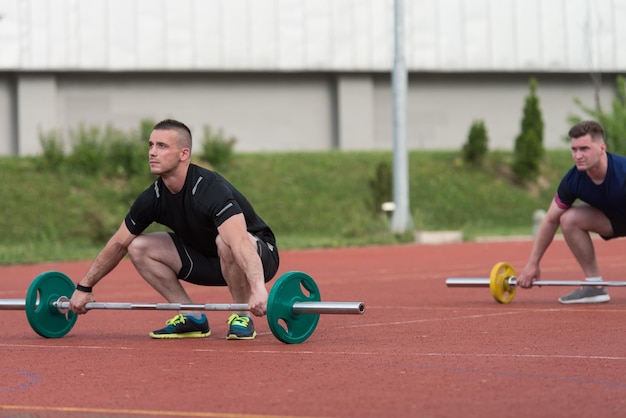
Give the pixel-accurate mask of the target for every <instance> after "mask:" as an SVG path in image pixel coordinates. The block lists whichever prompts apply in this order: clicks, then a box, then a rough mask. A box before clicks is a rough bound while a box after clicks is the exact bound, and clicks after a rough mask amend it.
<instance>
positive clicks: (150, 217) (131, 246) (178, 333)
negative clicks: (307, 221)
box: [70, 119, 279, 340]
mask: <svg viewBox="0 0 626 418" xmlns="http://www.w3.org/2000/svg"><path fill="white" fill-rule="evenodd" d="M191 142H192V140H191V132H190V130H189V128H188V127H187V126H185V125H184V124H183V123H181V122H179V121H176V120H171V119H167V120H164V121H162V122H159V123H157V124H156V125H155V126H154V128H153V130H152V133H151V135H150V141H149V145H150V151H149V162H150V172H151V173H152V174H156V175H158V176H159V177H158V178H157V179H156V181H155V182H154V184H152V185H151V186H150V187H148V188H147V189H146V190H145V191H144V192H143V193H141V194H140V195H139V197H138V198H137V200H135V202H134V204H133V205H132V207H131V208H130V211H129V212H128V214H127V215H126V218H125V219H124V221H123V222H122V224H121V225H120V227H119V229H118V230H117V232H115V234H114V235H113V236H112V237H111V238H110V239H109V241H108V242H107V244H106V245H105V247H104V248H103V249H102V250H101V251H100V253H99V254H98V256H97V257H96V258H95V260H94V261H93V262H92V264H91V266H90V267H89V269H88V271H87V273H86V274H85V276H84V277H83V278H82V279H81V280H80V281H79V283H78V284H77V286H76V291H75V292H74V294H73V295H72V298H71V301H70V306H71V309H72V311H73V312H75V313H77V314H84V313H86V312H87V310H86V309H85V304H86V303H88V302H92V301H94V300H95V299H94V297H93V293H92V287H93V286H94V285H95V284H96V283H98V281H100V280H101V279H102V278H103V277H104V276H106V275H107V274H108V273H109V272H111V270H113V268H115V266H117V264H118V263H119V262H120V261H121V260H122V258H123V257H124V256H125V255H126V254H128V255H129V256H130V259H131V261H132V262H133V264H134V266H135V268H136V269H137V271H138V272H139V274H141V276H142V277H143V278H144V279H145V280H146V281H147V282H148V283H149V284H150V285H151V286H152V287H154V288H155V289H156V290H157V291H158V292H159V293H160V294H161V295H163V297H165V299H167V300H168V302H171V303H192V301H191V299H190V298H189V296H188V295H187V292H186V291H185V289H184V288H183V286H182V285H181V283H180V282H179V280H184V281H187V282H190V283H195V284H199V285H205V286H228V288H229V290H230V293H231V295H232V298H233V303H243V304H248V308H249V312H251V313H253V314H254V315H256V316H262V315H265V313H266V309H267V299H268V293H267V289H266V288H265V283H266V282H267V281H269V280H271V279H272V278H273V277H274V275H275V274H276V272H277V270H278V264H279V257H278V249H277V248H276V238H275V237H274V234H273V232H272V230H271V229H270V228H269V227H268V226H267V224H265V222H264V221H263V220H262V219H261V218H260V217H259V216H258V215H257V214H256V212H255V211H254V209H253V207H252V205H251V204H250V202H249V201H248V200H247V199H246V198H245V197H244V196H243V195H242V194H241V193H240V192H239V191H238V190H237V189H235V188H234V187H233V186H232V185H231V184H230V183H229V182H228V181H227V180H226V179H224V177H222V176H221V175H219V174H218V173H216V172H214V171H211V170H208V169H205V168H202V167H199V166H197V165H195V164H191ZM152 222H157V223H159V224H162V225H165V226H167V227H169V228H170V229H171V231H172V232H153V233H149V234H143V231H144V230H145V229H146V228H147V227H148V226H149V225H150V224H151V223H152ZM228 323H229V325H230V328H229V331H228V334H227V338H228V339H238V340H240V339H253V338H254V337H255V336H256V332H255V330H254V324H253V321H252V319H251V318H250V316H249V314H248V311H242V312H234V313H233V314H232V315H231V316H230V318H229V319H228ZM210 334H211V331H210V328H209V323H208V320H207V318H206V315H204V314H203V313H201V312H191V311H187V312H180V313H179V314H178V315H176V316H175V317H174V318H172V319H170V320H168V321H167V322H166V326H165V328H162V329H159V330H156V331H153V332H151V333H150V336H151V337H152V338H191V337H207V336H209V335H210Z"/></svg>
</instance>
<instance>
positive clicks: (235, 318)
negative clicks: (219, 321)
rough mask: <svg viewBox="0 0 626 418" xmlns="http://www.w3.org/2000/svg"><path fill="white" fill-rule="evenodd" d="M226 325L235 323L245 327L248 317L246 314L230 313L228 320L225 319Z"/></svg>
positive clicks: (248, 321)
mask: <svg viewBox="0 0 626 418" xmlns="http://www.w3.org/2000/svg"><path fill="white" fill-rule="evenodd" d="M226 322H227V323H228V325H235V326H238V327H244V328H247V327H248V324H249V323H250V318H249V317H247V316H239V315H237V314H232V315H231V316H229V317H228V321H226Z"/></svg>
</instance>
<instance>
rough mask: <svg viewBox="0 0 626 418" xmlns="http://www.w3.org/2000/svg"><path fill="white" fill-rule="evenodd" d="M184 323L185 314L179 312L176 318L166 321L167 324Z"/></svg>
mask: <svg viewBox="0 0 626 418" xmlns="http://www.w3.org/2000/svg"><path fill="white" fill-rule="evenodd" d="M184 323H185V317H184V316H183V314H178V315H176V316H175V317H174V318H172V319H168V320H167V321H165V325H178V324H184Z"/></svg>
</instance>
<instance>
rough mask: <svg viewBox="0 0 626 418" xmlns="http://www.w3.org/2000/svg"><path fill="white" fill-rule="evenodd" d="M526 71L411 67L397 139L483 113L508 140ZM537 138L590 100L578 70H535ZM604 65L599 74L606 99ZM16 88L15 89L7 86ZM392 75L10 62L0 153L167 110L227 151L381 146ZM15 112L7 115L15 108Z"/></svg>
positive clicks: (450, 143)
mask: <svg viewBox="0 0 626 418" xmlns="http://www.w3.org/2000/svg"><path fill="white" fill-rule="evenodd" d="M529 77H530V76H529V75H521V74H500V75H493V74H492V75H485V74H482V75H480V74H474V75H472V74H469V75H468V74H411V75H410V77H409V91H408V100H407V102H408V103H407V116H408V117H407V124H408V126H407V147H408V148H409V149H410V150H419V149H432V150H434V149H442V150H445V149H448V150H449V149H460V148H461V147H462V145H463V144H464V143H465V142H466V141H467V135H468V133H469V129H470V126H471V124H472V122H473V121H474V120H478V119H482V120H483V121H485V123H486V125H487V130H488V133H489V136H490V142H489V147H490V149H504V150H510V149H512V148H513V145H514V140H515V137H516V136H517V134H518V133H519V129H520V122H521V118H522V109H523V106H524V102H525V97H526V95H527V94H528V92H529V87H528V80H529ZM537 79H538V81H539V88H538V95H539V99H540V106H541V109H542V112H543V116H544V122H545V129H546V130H545V146H546V147H547V148H564V147H566V146H567V145H566V143H565V142H563V140H562V138H563V136H564V135H565V134H566V132H567V130H568V128H569V127H568V123H567V121H566V119H567V116H568V115H569V114H571V113H575V114H578V115H581V116H584V115H583V114H582V113H581V112H580V110H579V109H578V108H577V106H575V105H574V99H575V98H580V99H581V100H582V101H583V103H585V104H587V105H593V93H594V90H593V88H592V85H591V83H590V81H589V79H588V77H587V76H585V75H572V74H568V75H563V74H561V75H557V74H544V75H540V76H538V77H537ZM614 84H615V77H614V76H605V77H604V83H603V85H602V91H601V93H602V97H603V103H604V105H605V108H608V106H609V104H610V101H611V100H612V98H613V94H614V93H613V90H614ZM13 90H15V92H16V94H12V93H11V92H12V91H13ZM391 97H392V92H391V76H390V75H387V74H384V75H383V74H361V73H358V74H353V73H350V74H330V75H329V74H309V73H304V74H251V73H239V74H198V73H177V74H134V73H133V74H128V73H126V74H111V73H92V74H85V73H71V74H68V73H63V74H57V75H54V74H23V73H22V74H19V75H17V76H16V77H15V79H12V78H8V77H4V78H2V77H0V120H3V121H4V120H6V121H9V122H8V123H3V124H2V125H0V135H1V137H0V154H1V155H10V154H19V155H29V154H36V153H38V152H39V151H40V146H39V138H38V135H39V133H40V132H41V131H50V130H53V129H54V130H58V131H59V132H65V133H66V135H65V137H66V138H67V137H68V136H67V132H68V131H69V130H72V129H75V128H77V127H78V126H79V124H84V125H86V126H100V127H104V126H106V125H111V126H114V127H116V128H119V129H123V130H130V129H137V128H138V127H139V123H140V121H141V120H142V119H152V120H154V121H158V120H161V119H164V118H169V117H172V118H177V119H180V120H182V121H184V122H185V123H187V124H188V125H189V126H190V128H191V129H192V130H193V134H194V137H195V138H196V139H201V138H202V135H203V128H204V127H205V126H210V127H211V128H212V129H216V130H222V131H223V133H224V134H225V135H227V136H233V137H235V138H236V139H237V144H236V148H235V149H236V151H241V152H246V151H294V150H298V151H320V150H331V149H340V150H391V149H392V146H393V140H392V138H393V125H392V121H393V114H392V100H391ZM13 109H15V112H16V113H17V114H15V115H14V110H13Z"/></svg>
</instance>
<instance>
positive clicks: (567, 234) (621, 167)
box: [518, 121, 626, 304]
mask: <svg viewBox="0 0 626 418" xmlns="http://www.w3.org/2000/svg"><path fill="white" fill-rule="evenodd" d="M569 137H570V144H571V150H572V157H573V159H574V163H575V166H574V167H572V168H571V169H570V170H569V171H568V172H567V174H566V175H565V176H564V177H563V179H562V180H561V183H560V185H559V187H558V190H557V192H556V195H555V196H554V200H553V201H552V204H551V205H550V208H549V209H548V211H547V213H546V216H545V217H544V219H543V221H542V223H541V226H540V228H539V231H538V232H537V235H536V237H535V241H534V243H533V248H532V251H531V253H530V258H529V261H528V263H527V264H526V267H525V268H524V270H523V271H522V272H521V274H520V275H519V277H518V284H519V285H520V286H521V287H525V288H527V287H531V286H532V283H533V281H535V280H540V276H541V270H540V268H539V263H540V261H541V258H542V257H543V255H544V253H545V252H546V250H547V249H548V247H549V246H550V244H551V242H552V240H553V238H554V235H555V233H556V231H557V229H558V228H559V227H561V232H562V233H563V236H564V238H565V241H566V242H567V245H568V246H569V248H570V250H571V251H572V254H573V255H574V257H575V258H576V260H577V261H578V264H579V265H580V267H581V268H582V271H583V273H584V275H585V279H586V280H587V281H589V282H590V285H589V286H583V287H582V288H580V289H576V290H575V291H573V292H571V293H569V294H567V295H564V296H561V297H560V298H559V302H561V303H565V304H569V303H601V302H608V301H609V300H610V299H611V298H610V296H609V294H608V292H607V290H606V288H605V287H602V286H593V282H600V281H602V275H601V274H600V269H599V267H598V263H597V260H596V255H595V250H594V246H593V241H592V238H591V235H590V233H592V232H594V233H597V234H598V235H600V236H601V237H602V238H603V239H605V240H609V239H612V238H617V237H623V236H626V157H624V156H621V155H616V154H611V153H609V152H607V151H606V144H605V142H604V129H603V128H602V126H601V125H600V124H599V123H597V122H594V121H583V122H580V123H578V124H576V125H575V126H573V127H572V128H571V129H570V131H569ZM577 200H578V202H576V201H577Z"/></svg>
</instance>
